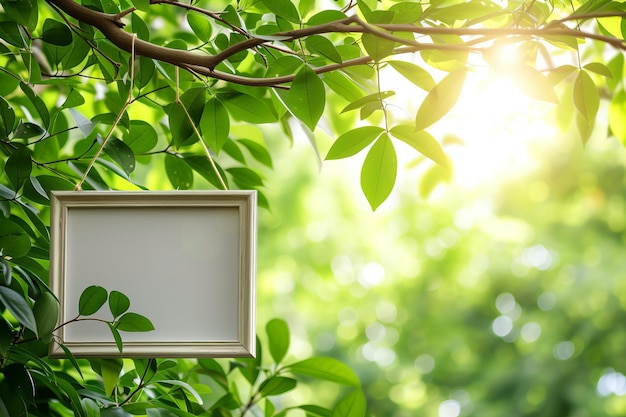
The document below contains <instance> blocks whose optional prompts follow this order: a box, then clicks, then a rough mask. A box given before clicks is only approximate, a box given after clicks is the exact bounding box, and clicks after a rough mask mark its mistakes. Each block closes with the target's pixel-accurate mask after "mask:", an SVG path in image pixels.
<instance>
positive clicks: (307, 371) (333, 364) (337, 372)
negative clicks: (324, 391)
mask: <svg viewBox="0 0 626 417" xmlns="http://www.w3.org/2000/svg"><path fill="white" fill-rule="evenodd" d="M285 369H287V370H289V371H291V372H293V373H294V374H296V375H304V376H310V377H313V378H318V379H323V380H326V381H332V382H336V383H338V384H342V385H348V386H351V387H359V386H361V382H360V381H359V378H358V377H357V375H356V374H355V373H354V371H353V370H352V369H350V367H349V366H348V365H346V364H344V363H343V362H340V361H339V360H337V359H334V358H328V357H313V358H309V359H305V360H303V361H301V362H296V363H294V364H292V365H288V366H286V367H285Z"/></svg>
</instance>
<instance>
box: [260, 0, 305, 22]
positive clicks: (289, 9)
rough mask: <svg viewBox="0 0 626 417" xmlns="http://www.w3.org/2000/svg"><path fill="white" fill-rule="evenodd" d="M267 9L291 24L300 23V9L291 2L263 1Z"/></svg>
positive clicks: (287, 0)
mask: <svg viewBox="0 0 626 417" xmlns="http://www.w3.org/2000/svg"><path fill="white" fill-rule="evenodd" d="M261 1H262V2H263V4H264V5H265V7H267V8H268V9H270V11H271V12H272V13H274V14H275V15H276V16H280V17H282V18H283V19H285V20H287V21H289V22H291V23H300V14H299V13H298V9H296V6H295V5H294V4H293V2H291V1H290V0H261Z"/></svg>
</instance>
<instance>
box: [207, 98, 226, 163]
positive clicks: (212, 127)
mask: <svg viewBox="0 0 626 417" xmlns="http://www.w3.org/2000/svg"><path fill="white" fill-rule="evenodd" d="M200 129H201V130H202V139H203V140H204V142H205V143H206V144H207V146H208V147H210V148H211V149H213V150H214V151H215V152H216V153H218V154H219V152H220V150H221V149H222V146H224V143H226V141H227V140H228V133H229V131H230V117H228V110H226V107H224V105H223V104H222V102H220V101H219V100H217V99H214V98H212V99H209V100H208V101H207V102H206V104H205V106H204V111H203V112H202V117H201V118H200Z"/></svg>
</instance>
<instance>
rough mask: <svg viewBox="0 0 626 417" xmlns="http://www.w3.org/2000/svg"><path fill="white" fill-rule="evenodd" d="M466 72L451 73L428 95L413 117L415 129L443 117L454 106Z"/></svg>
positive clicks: (423, 127)
mask: <svg viewBox="0 0 626 417" xmlns="http://www.w3.org/2000/svg"><path fill="white" fill-rule="evenodd" d="M466 75H467V70H466V69H465V68H462V69H460V70H457V71H454V72H451V73H450V74H448V75H447V76H446V77H445V78H444V79H443V80H441V81H440V82H439V84H437V85H436V86H435V87H433V89H432V90H430V92H429V93H428V95H427V96H426V98H425V99H424V101H423V102H422V104H421V105H420V107H419V109H418V110H417V114H416V115H415V129H416V130H422V129H425V128H427V127H428V126H430V125H432V124H433V123H435V122H437V121H438V120H439V119H441V118H442V117H443V116H445V115H446V114H447V113H448V112H449V111H450V109H452V107H453V106H454V105H455V104H456V102H457V100H458V99H459V96H460V95H461V90H462V88H463V84H464V83H465V76H466Z"/></svg>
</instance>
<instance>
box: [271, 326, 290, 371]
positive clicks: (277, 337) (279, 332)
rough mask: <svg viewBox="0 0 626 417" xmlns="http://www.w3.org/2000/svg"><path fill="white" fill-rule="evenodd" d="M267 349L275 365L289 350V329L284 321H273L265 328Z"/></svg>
mask: <svg viewBox="0 0 626 417" xmlns="http://www.w3.org/2000/svg"><path fill="white" fill-rule="evenodd" d="M265 330H266V332H267V338H268V340H269V349H270V354H271V355H272V358H273V359H274V362H276V363H277V364H278V363H280V361H282V360H283V358H284V357H285V355H286V354H287V351H288V350H289V337H290V336H289V327H288V326H287V323H285V321H284V320H280V319H273V320H270V321H269V322H268V323H267V325H266V326H265Z"/></svg>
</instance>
